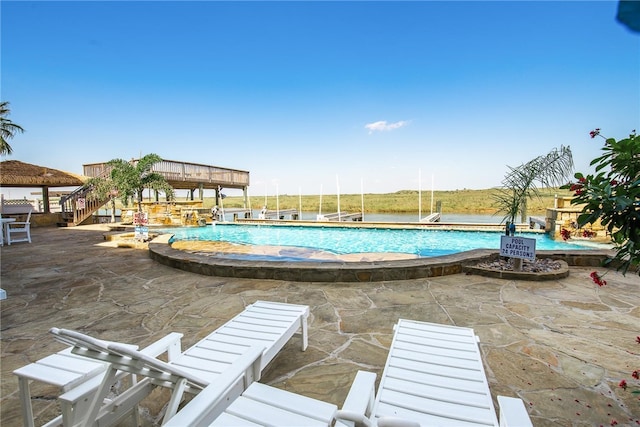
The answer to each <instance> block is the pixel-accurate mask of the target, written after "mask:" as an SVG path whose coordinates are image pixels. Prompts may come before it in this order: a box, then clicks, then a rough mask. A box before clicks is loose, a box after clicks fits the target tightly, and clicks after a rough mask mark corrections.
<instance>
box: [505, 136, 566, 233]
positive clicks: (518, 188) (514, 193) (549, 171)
mask: <svg viewBox="0 0 640 427" xmlns="http://www.w3.org/2000/svg"><path fill="white" fill-rule="evenodd" d="M572 171H573V156H572V154H571V149H570V148H569V147H564V146H562V147H560V149H554V150H552V151H551V152H549V154H547V155H544V156H539V157H536V158H535V159H533V160H531V161H529V162H527V163H525V164H523V165H520V166H518V167H515V168H513V167H510V166H509V172H508V173H507V175H506V176H505V177H504V179H503V180H502V187H500V188H498V189H497V190H496V191H495V193H494V194H493V199H494V200H495V203H496V206H497V207H498V212H499V213H504V218H503V221H504V220H506V221H508V222H510V223H514V222H515V220H516V217H517V216H518V213H520V214H521V215H522V219H523V222H524V221H525V219H526V218H525V217H526V206H527V201H528V200H530V199H534V198H537V199H539V198H541V196H542V194H541V192H540V189H539V188H538V185H537V184H539V185H540V186H542V187H554V186H558V185H561V184H563V183H565V182H566V181H567V179H568V178H569V176H570V173H571V172H572Z"/></svg>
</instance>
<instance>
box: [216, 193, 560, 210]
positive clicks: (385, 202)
mask: <svg viewBox="0 0 640 427" xmlns="http://www.w3.org/2000/svg"><path fill="white" fill-rule="evenodd" d="M495 192H496V190H494V189H487V190H452V191H434V193H433V201H434V202H433V203H434V209H435V208H436V204H437V203H439V204H440V206H441V212H442V213H455V214H494V213H496V212H497V210H498V209H497V207H496V206H495V200H494V198H493V195H494V194H495ZM541 193H542V197H541V198H540V199H537V198H534V199H532V200H530V201H529V203H528V209H527V210H528V213H529V214H532V215H537V214H543V213H544V212H545V209H546V208H547V207H552V206H553V204H554V197H555V195H558V196H561V197H567V196H570V194H571V193H570V192H567V191H562V190H559V189H557V188H554V189H544V190H542V191H541ZM419 199H420V196H419V193H418V191H412V190H404V191H398V192H396V193H389V194H364V195H360V194H341V195H340V210H342V211H349V212H358V211H360V210H361V208H362V205H363V201H364V211H365V213H413V212H418V210H419V206H418V204H419ZM277 203H278V206H279V208H280V209H293V208H295V209H298V208H299V206H300V203H302V210H303V211H307V212H309V211H317V210H318V209H319V207H320V196H319V195H303V196H302V197H300V196H298V195H280V196H279V197H278V200H277ZM263 204H264V196H263V197H253V198H252V199H251V207H252V208H253V209H259V208H260V207H262V205H263ZM242 205H243V200H242V197H238V196H230V197H227V198H226V199H224V206H225V207H226V208H234V207H242ZM267 205H268V207H269V208H270V209H275V207H276V197H275V196H268V197H267ZM211 206H213V200H212V199H211V200H209V199H207V200H205V207H211ZM430 207H431V192H423V193H422V211H423V212H426V211H429V210H430ZM337 209H338V197H337V195H336V194H326V195H323V196H322V210H323V211H325V212H332V211H337Z"/></svg>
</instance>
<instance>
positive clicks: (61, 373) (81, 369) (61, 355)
mask: <svg viewBox="0 0 640 427" xmlns="http://www.w3.org/2000/svg"><path fill="white" fill-rule="evenodd" d="M181 337H182V334H178V333H171V334H169V335H167V336H165V337H163V338H161V339H160V340H158V341H156V342H154V343H153V344H151V345H149V346H148V347H145V348H144V349H142V350H141V351H142V352H143V353H144V354H146V355H148V356H152V357H157V356H160V355H161V354H163V353H167V354H168V355H169V356H168V357H169V358H171V357H172V355H173V354H175V352H176V351H178V352H179V348H180V338H181ZM102 343H103V344H102V345H105V346H106V345H107V342H102ZM72 348H73V347H68V348H66V349H64V350H62V351H60V352H58V353H55V354H52V355H49V356H47V357H44V358H43V359H40V360H38V361H36V362H34V363H30V364H28V365H25V366H23V367H21V368H19V369H16V370H15V371H13V373H14V374H15V375H16V376H18V385H19V394H20V401H21V405H22V416H23V422H24V425H25V426H26V427H33V426H35V421H34V416H33V410H32V408H31V391H30V382H32V381H40V382H43V383H46V384H50V385H53V386H57V387H59V388H60V391H61V393H63V394H62V395H61V396H60V397H59V399H58V400H59V402H60V407H61V410H62V414H61V415H59V416H58V417H55V418H54V419H52V420H50V421H49V422H47V423H46V424H45V425H46V426H49V427H50V426H58V425H65V426H72V425H76V424H77V422H78V421H79V420H81V419H82V416H83V414H86V412H87V410H88V405H89V403H90V401H91V397H92V396H93V395H94V394H95V392H96V390H97V389H98V387H99V386H100V384H101V382H102V379H103V378H104V374H105V372H106V370H107V367H108V365H107V363H105V362H101V361H97V360H92V359H87V358H86V357H82V356H77V355H75V354H73V353H72V352H71V350H72ZM132 348H137V347H136V346H132ZM176 349H177V350H176ZM124 375H125V372H120V373H118V374H117V379H118V380H119V379H122V378H123V377H124Z"/></svg>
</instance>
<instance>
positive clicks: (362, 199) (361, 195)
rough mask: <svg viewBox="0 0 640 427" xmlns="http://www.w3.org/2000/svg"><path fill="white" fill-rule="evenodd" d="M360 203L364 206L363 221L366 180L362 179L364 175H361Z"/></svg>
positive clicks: (362, 209)
mask: <svg viewBox="0 0 640 427" xmlns="http://www.w3.org/2000/svg"><path fill="white" fill-rule="evenodd" d="M360 205H361V206H362V208H361V211H362V212H361V215H362V221H364V181H363V180H362V177H360Z"/></svg>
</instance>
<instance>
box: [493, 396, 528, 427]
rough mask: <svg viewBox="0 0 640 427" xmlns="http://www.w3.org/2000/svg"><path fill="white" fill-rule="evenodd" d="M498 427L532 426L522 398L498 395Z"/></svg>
mask: <svg viewBox="0 0 640 427" xmlns="http://www.w3.org/2000/svg"><path fill="white" fill-rule="evenodd" d="M498 405H500V427H509V426H511V427H533V423H532V422H531V418H529V413H528V412H527V409H526V408H525V406H524V402H523V401H522V399H518V398H515V397H506V396H498Z"/></svg>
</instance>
